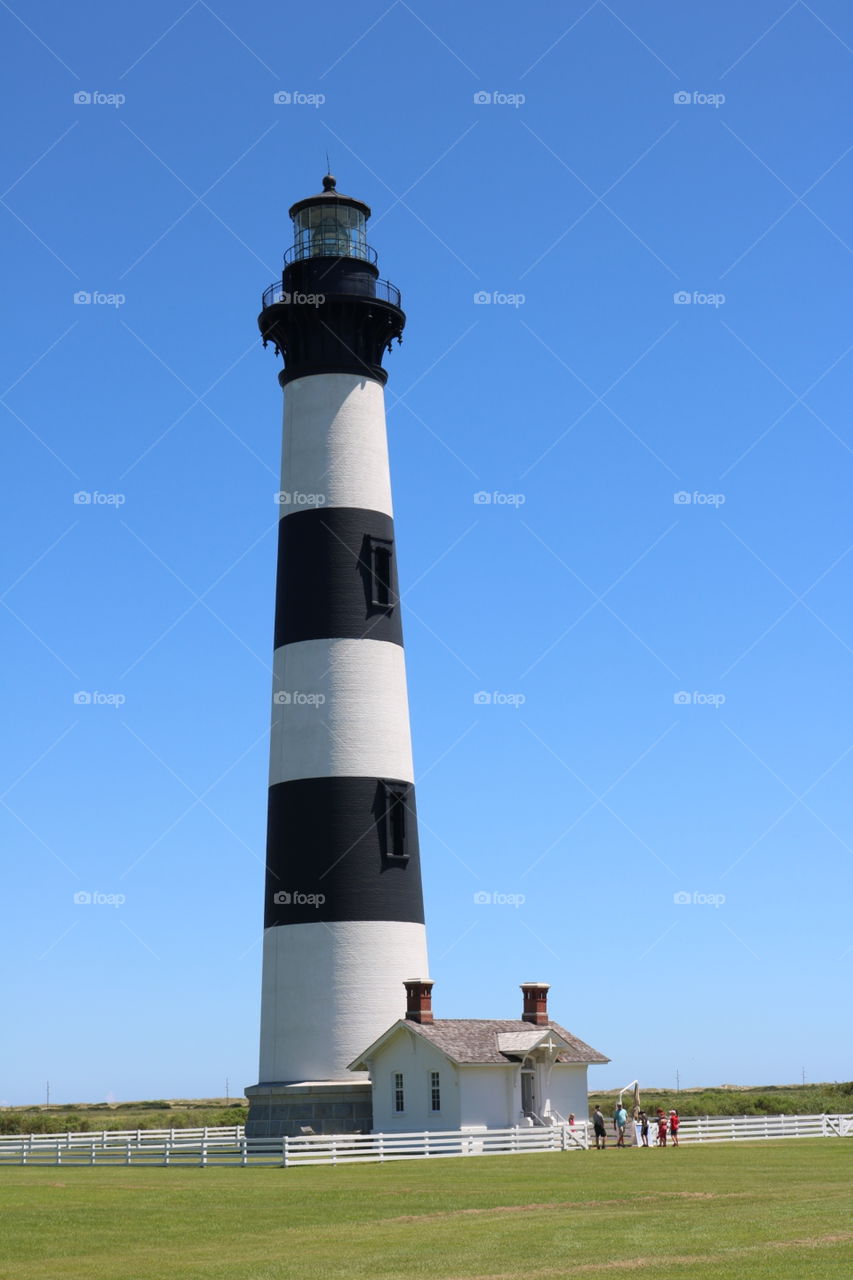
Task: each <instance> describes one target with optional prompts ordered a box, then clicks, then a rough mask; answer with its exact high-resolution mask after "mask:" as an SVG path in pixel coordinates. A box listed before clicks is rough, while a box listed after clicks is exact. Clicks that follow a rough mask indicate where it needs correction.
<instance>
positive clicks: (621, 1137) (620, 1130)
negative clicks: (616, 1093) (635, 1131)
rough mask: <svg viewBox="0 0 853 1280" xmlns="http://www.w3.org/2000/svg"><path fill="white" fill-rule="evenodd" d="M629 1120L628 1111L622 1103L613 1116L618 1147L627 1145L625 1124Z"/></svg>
mask: <svg viewBox="0 0 853 1280" xmlns="http://www.w3.org/2000/svg"><path fill="white" fill-rule="evenodd" d="M627 1121H628V1112H627V1111H626V1110H625V1108H624V1107H623V1106H622V1104H621V1103H620V1104H619V1106H618V1107H617V1108H616V1112H615V1114H614V1116H613V1128H614V1129H615V1130H616V1145H617V1147H624V1145H625V1125H626V1124H627Z"/></svg>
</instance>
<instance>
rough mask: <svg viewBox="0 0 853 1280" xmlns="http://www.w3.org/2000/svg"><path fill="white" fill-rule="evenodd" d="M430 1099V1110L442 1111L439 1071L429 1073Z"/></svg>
mask: <svg viewBox="0 0 853 1280" xmlns="http://www.w3.org/2000/svg"><path fill="white" fill-rule="evenodd" d="M429 1099H430V1110H431V1111H440V1110H441V1078H440V1076H439V1073H438V1072H437V1071H431V1072H430V1073H429Z"/></svg>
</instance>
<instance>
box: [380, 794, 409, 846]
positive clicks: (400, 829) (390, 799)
mask: <svg viewBox="0 0 853 1280" xmlns="http://www.w3.org/2000/svg"><path fill="white" fill-rule="evenodd" d="M384 785H385V855H386V857H388V858H395V859H402V860H405V859H407V858H408V856H409V854H408V850H407V837H408V831H407V826H408V823H407V812H406V801H407V799H408V787H407V786H406V785H405V783H393V782H386V783H385V784H384Z"/></svg>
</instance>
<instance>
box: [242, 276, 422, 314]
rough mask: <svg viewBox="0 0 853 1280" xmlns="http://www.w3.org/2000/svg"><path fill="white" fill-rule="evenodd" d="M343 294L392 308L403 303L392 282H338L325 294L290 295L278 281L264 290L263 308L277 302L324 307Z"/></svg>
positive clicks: (319, 291)
mask: <svg viewBox="0 0 853 1280" xmlns="http://www.w3.org/2000/svg"><path fill="white" fill-rule="evenodd" d="M341 294H353V295H355V296H356V297H359V298H378V299H379V300H380V301H381V302H390V303H391V305H392V306H394V307H399V306H400V301H401V295H400V290H399V289H398V288H397V286H396V285H395V284H392V283H391V281H390V280H371V281H370V282H369V284H367V285H366V284H365V283H364V281H352V282H349V281H347V280H345V279H344V280H336V281H335V287H334V290H331V289H330V290H329V292H328V293H327V294H324V293H323V292H322V291H321V290H319V289H318V290H317V292H316V293H299V292H293V293H289V292H288V291H287V290H286V289H285V288H284V286H283V285H282V283H281V281H280V280H276V281H275V283H274V284H271V285H270V287H269V288H268V289H265V290H264V295H263V300H262V304H261V305H262V308H263V309H266V308H267V307H271V306H273V305H274V304H275V303H277V302H283V303H288V304H289V303H291V302H293V303H302V304H304V305H305V306H314V307H316V306H322V305H323V302H324V301H325V299H326V298H332V297H340V296H341Z"/></svg>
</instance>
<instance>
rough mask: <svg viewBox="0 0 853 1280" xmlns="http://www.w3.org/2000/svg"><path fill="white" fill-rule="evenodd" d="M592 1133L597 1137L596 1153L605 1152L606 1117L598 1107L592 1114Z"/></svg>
mask: <svg viewBox="0 0 853 1280" xmlns="http://www.w3.org/2000/svg"><path fill="white" fill-rule="evenodd" d="M592 1132H593V1133H594V1135H595V1149H596V1151H599V1150H600V1151H603V1150H604V1148H605V1147H606V1146H607V1130H606V1128H605V1126H604V1116H603V1114H602V1111H601V1107H596V1108H595V1110H594V1111H593V1113H592Z"/></svg>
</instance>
